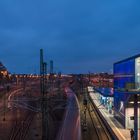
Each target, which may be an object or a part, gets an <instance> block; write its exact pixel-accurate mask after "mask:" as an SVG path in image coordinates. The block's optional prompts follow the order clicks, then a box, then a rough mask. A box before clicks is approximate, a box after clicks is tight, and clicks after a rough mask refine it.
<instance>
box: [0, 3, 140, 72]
mask: <svg viewBox="0 0 140 140" xmlns="http://www.w3.org/2000/svg"><path fill="white" fill-rule="evenodd" d="M139 4H140V2H139V1H135V0H123V1H122V0H118V1H111V0H107V1H104V0H101V1H98V0H95V1H92V0H88V1H85V0H69V1H65V0H60V1H57V0H48V1H46V0H40V1H38V0H24V1H23V0H18V1H17V0H14V1H11V0H4V1H0V20H1V22H0V48H1V51H0V59H1V60H2V61H4V62H5V63H6V65H7V66H8V68H9V69H10V71H15V72H32V71H33V69H34V68H33V67H35V69H38V68H37V67H38V65H39V64H38V63H39V61H38V59H39V49H40V48H44V51H45V54H46V56H45V58H46V60H50V59H53V60H54V61H55V62H56V63H55V64H56V65H57V67H60V69H62V70H63V71H64V72H77V71H79V72H87V71H89V70H91V71H92V70H93V71H104V70H108V69H110V68H111V67H112V64H113V63H114V61H117V60H118V59H123V58H125V57H128V56H130V55H133V54H137V53H138V52H139V51H140V47H139V44H140V41H139V34H140V9H139ZM13 62H14V63H13ZM17 65H18V67H17ZM31 65H32V66H31ZM30 66H31V67H30ZM28 67H30V68H29V69H28ZM78 68H79V69H78ZM13 69H14V70H13Z"/></svg>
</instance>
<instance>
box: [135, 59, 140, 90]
mask: <svg viewBox="0 0 140 140" xmlns="http://www.w3.org/2000/svg"><path fill="white" fill-rule="evenodd" d="M135 87H136V89H140V57H138V58H137V59H136V60H135Z"/></svg>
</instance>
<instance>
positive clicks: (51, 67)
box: [50, 60, 53, 91]
mask: <svg viewBox="0 0 140 140" xmlns="http://www.w3.org/2000/svg"><path fill="white" fill-rule="evenodd" d="M50 87H51V88H50V90H51V91H53V61H52V60H51V61H50Z"/></svg>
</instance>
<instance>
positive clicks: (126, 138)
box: [89, 92, 140, 140]
mask: <svg viewBox="0 0 140 140" xmlns="http://www.w3.org/2000/svg"><path fill="white" fill-rule="evenodd" d="M89 95H90V96H91V98H92V100H93V102H94V103H95V105H96V106H97V107H98V106H100V107H99V111H100V112H101V114H102V115H103V117H104V118H105V119H106V121H107V122H108V124H109V125H110V126H111V128H112V130H113V131H114V133H115V134H116V136H117V137H118V138H119V140H131V138H130V130H127V129H124V127H123V126H122V125H121V124H120V123H119V122H118V121H117V120H116V119H115V118H114V116H113V115H112V114H110V113H109V112H108V110H107V109H106V108H105V107H104V106H103V105H100V102H99V101H98V100H97V98H98V97H97V94H95V93H92V92H91V93H90V94H89ZM139 137H140V130H139Z"/></svg>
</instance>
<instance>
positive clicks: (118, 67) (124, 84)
mask: <svg viewBox="0 0 140 140" xmlns="http://www.w3.org/2000/svg"><path fill="white" fill-rule="evenodd" d="M134 84H135V59H130V60H128V61H123V62H121V63H117V64H114V89H117V90H119V89H120V90H123V89H126V88H129V87H134Z"/></svg>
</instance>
